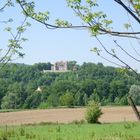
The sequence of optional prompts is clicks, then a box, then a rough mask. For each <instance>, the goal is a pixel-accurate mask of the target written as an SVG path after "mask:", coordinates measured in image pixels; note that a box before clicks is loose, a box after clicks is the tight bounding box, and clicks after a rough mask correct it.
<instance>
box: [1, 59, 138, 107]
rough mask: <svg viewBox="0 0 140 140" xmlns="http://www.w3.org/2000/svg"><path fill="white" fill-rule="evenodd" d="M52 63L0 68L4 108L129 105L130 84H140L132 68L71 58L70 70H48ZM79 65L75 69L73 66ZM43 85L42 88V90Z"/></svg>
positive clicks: (10, 65) (9, 65)
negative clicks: (93, 103) (92, 103)
mask: <svg viewBox="0 0 140 140" xmlns="http://www.w3.org/2000/svg"><path fill="white" fill-rule="evenodd" d="M51 66H52V64H51V63H50V62H47V63H36V64H33V65H26V64H14V63H10V64H7V65H6V66H5V67H3V68H2V69H1V71H0V107H1V109H30V108H51V107H61V106H62V107H75V106H77V107H80V106H85V105H86V104H87V102H88V101H89V100H95V101H97V102H99V103H100V104H101V105H128V103H127V96H128V95H129V91H130V88H131V87H132V86H134V85H138V86H139V84H140V82H139V81H138V80H137V79H136V76H134V74H133V73H132V72H131V71H123V70H122V69H120V68H115V67H111V66H104V65H103V64H102V63H98V64H94V63H87V62H84V63H83V64H81V65H79V64H77V62H76V61H69V62H68V71H67V72H44V70H50V69H51ZM75 66H76V67H77V69H76V70H73V67H75ZM38 88H39V90H38Z"/></svg>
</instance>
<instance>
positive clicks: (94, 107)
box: [86, 100, 102, 123]
mask: <svg viewBox="0 0 140 140" xmlns="http://www.w3.org/2000/svg"><path fill="white" fill-rule="evenodd" d="M101 115H102V111H101V108H100V106H99V104H98V103H97V102H95V101H93V100H92V101H89V103H88V105H87V110H86V120H87V122H88V123H98V120H99V118H100V116H101Z"/></svg>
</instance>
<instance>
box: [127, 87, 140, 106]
mask: <svg viewBox="0 0 140 140" xmlns="http://www.w3.org/2000/svg"><path fill="white" fill-rule="evenodd" d="M129 94H130V96H131V97H132V99H133V100H134V102H135V104H136V105H140V85H132V86H131V87H130V90H129Z"/></svg>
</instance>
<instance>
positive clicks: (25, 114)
mask: <svg viewBox="0 0 140 140" xmlns="http://www.w3.org/2000/svg"><path fill="white" fill-rule="evenodd" d="M139 110H140V108H139ZM102 111H103V115H102V116H101V118H100V119H99V121H100V122H101V123H112V122H124V121H137V118H136V116H135V114H134V112H133V110H132V108H131V107H129V106H125V107H102ZM83 119H85V108H61V109H42V110H40V109H38V110H25V111H17V112H3V113H0V125H21V124H34V123H41V122H53V123H56V122H58V123H70V122H73V121H75V120H78V121H80V120H83Z"/></svg>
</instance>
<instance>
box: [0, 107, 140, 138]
mask: <svg viewBox="0 0 140 140" xmlns="http://www.w3.org/2000/svg"><path fill="white" fill-rule="evenodd" d="M139 109H140V108H139ZM102 111H103V115H102V117H101V118H100V122H101V124H87V123H86V122H85V121H83V120H84V114H85V108H61V109H44V110H43V109H42V110H25V111H17V112H3V113H0V125H1V126H0V140H31V139H32V140H85V139H86V140H140V133H139V130H140V123H137V122H136V121H137V120H136V117H135V115H134V113H133V111H132V109H131V107H102Z"/></svg>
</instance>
